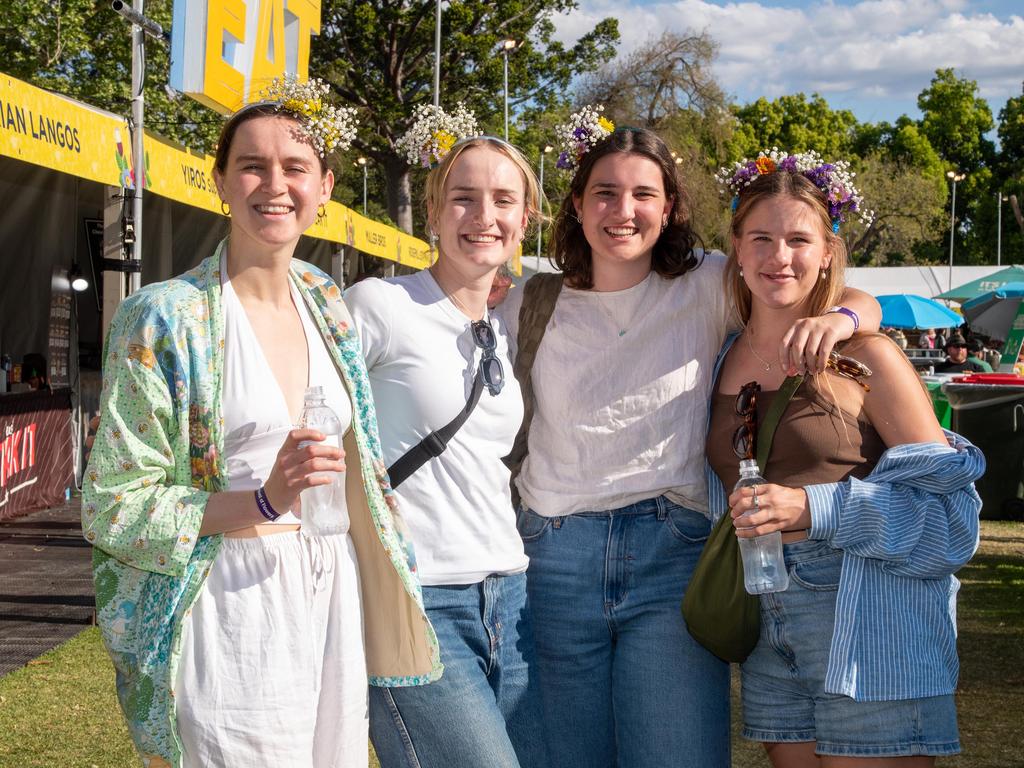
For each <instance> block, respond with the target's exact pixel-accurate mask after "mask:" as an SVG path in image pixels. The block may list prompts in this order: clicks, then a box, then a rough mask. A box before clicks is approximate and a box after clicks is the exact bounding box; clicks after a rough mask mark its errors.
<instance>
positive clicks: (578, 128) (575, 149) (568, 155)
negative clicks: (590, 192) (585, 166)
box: [555, 104, 615, 171]
mask: <svg viewBox="0 0 1024 768" xmlns="http://www.w3.org/2000/svg"><path fill="white" fill-rule="evenodd" d="M603 111H604V106H603V105H601V104H598V105H597V106H594V107H591V106H589V105H588V106H585V107H583V109H581V110H580V111H579V112H573V113H572V114H571V115H570V116H569V122H567V123H563V124H562V125H559V126H557V127H556V128H555V135H556V136H557V137H558V143H559V145H560V146H561V148H562V151H561V152H560V153H559V155H558V162H556V163H555V165H556V167H558V168H561V169H562V170H565V171H575V170H576V168H577V167H579V164H580V160H582V159H583V156H584V155H585V154H587V152H589V151H590V150H591V149H593V148H594V146H595V145H596V144H597V142H599V141H600V140H601V139H603V138H604V137H605V136H611V135H612V133H613V132H614V131H615V123H613V122H612V121H611V120H609V119H608V118H607V117H602V116H601V113H602V112H603Z"/></svg>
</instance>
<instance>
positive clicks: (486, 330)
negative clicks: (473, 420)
mask: <svg viewBox="0 0 1024 768" xmlns="http://www.w3.org/2000/svg"><path fill="white" fill-rule="evenodd" d="M470 333H471V334H472V336H473V344H475V345H476V346H477V348H478V349H480V365H479V366H477V369H476V376H474V377H473V388H472V389H471V390H470V391H469V399H468V400H467V401H466V407H465V408H463V409H462V410H461V411H460V412H459V414H458V416H456V417H455V418H454V419H452V420H451V421H450V422H448V423H447V424H445V425H444V426H443V427H441V428H440V429H436V430H434V431H433V432H431V433H430V434H429V435H427V436H426V437H424V438H423V439H422V440H420V441H419V442H418V443H417V444H416V445H414V446H413V447H412V448H410V449H409V450H408V451H406V452H405V454H404V455H402V457H401V458H399V459H398V460H397V461H395V463H394V464H392V465H391V466H390V467H388V478H389V479H390V480H391V487H392V488H397V487H398V486H399V485H401V484H402V483H404V482H405V481H406V479H408V477H409V476H410V475H411V474H412V473H413V472H415V471H416V470H417V469H419V468H420V467H422V466H423V465H424V464H426V463H427V462H428V461H430V460H431V459H433V458H436V457H438V456H440V455H441V454H442V453H444V451H445V448H447V447H448V442H449V441H450V440H451V439H452V438H453V437H455V433H456V432H458V431H459V429H461V428H462V425H463V424H465V423H466V419H468V418H469V414H471V413H472V412H473V409H474V408H476V404H477V403H478V402H479V401H480V395H481V393H482V392H483V390H484V387H487V391H488V392H489V393H490V394H491V396H493V397H496V396H497V395H498V393H500V392H501V389H502V387H504V386H505V369H504V368H503V367H502V365H501V360H499V359H498V357H497V355H495V354H494V351H495V350H496V349H497V347H498V344H497V340H496V339H495V336H494V329H493V328H492V327H491V324H490V322H488V321H487V320H475V321H473V322H472V323H470Z"/></svg>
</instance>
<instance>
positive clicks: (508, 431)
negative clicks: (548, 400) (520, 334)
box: [345, 270, 527, 585]
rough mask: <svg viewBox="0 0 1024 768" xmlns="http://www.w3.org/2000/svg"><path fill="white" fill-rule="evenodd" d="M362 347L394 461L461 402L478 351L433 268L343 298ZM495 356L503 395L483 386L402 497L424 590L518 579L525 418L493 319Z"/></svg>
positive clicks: (389, 459) (522, 564) (369, 284)
mask: <svg viewBox="0 0 1024 768" xmlns="http://www.w3.org/2000/svg"><path fill="white" fill-rule="evenodd" d="M345 304H346V305H347V306H348V308H349V311H350V312H351V313H352V318H353V322H354V324H355V328H356V330H357V332H358V333H359V337H360V339H361V341H362V345H363V356H364V357H365V358H366V367H367V370H368V371H369V375H370V385H371V387H372V389H373V398H374V401H375V403H376V407H377V420H378V424H379V426H380V435H381V443H382V447H383V450H384V461H385V462H386V463H387V465H388V466H391V465H392V464H394V462H395V461H396V460H397V459H399V458H400V457H401V456H402V455H404V454H405V452H406V451H408V450H409V449H410V448H411V447H413V446H414V445H416V444H417V443H418V442H419V441H420V440H422V439H423V438H424V437H426V436H427V435H428V434H430V432H432V431H434V430H437V429H440V428H441V427H443V426H445V425H446V424H448V423H449V422H450V421H451V420H452V419H454V418H455V417H456V416H457V415H458V413H459V412H460V411H461V410H462V409H463V408H464V407H465V406H466V401H467V399H468V397H469V393H470V390H471V389H472V385H473V377H474V376H475V375H476V370H477V366H478V364H479V361H480V350H479V349H478V348H477V347H476V345H475V344H474V343H473V337H472V335H471V332H470V320H469V318H467V317H466V316H465V315H464V314H462V312H460V311H459V310H458V309H457V308H456V306H455V305H454V304H453V303H452V302H451V301H450V300H449V299H448V298H447V297H446V296H445V295H444V292H443V291H442V290H441V288H440V287H439V286H438V284H437V282H436V281H435V280H434V277H433V275H431V274H430V272H429V271H428V270H423V271H421V272H417V273H416V274H413V275H406V276H403V277H396V278H392V279H389V280H378V279H369V280H364V281H362V282H360V283H357V284H356V285H354V286H352V287H351V288H349V289H348V291H346V293H345ZM491 325H492V327H493V328H494V335H495V337H496V340H497V350H496V351H495V354H496V355H497V357H498V359H499V360H500V361H501V364H502V367H503V368H504V372H505V385H504V387H503V388H502V390H501V393H500V394H498V395H497V396H492V395H491V394H490V393H489V392H488V391H487V389H486V387H485V388H484V391H483V393H482V394H481V395H480V402H479V403H477V406H476V408H475V409H474V410H473V413H472V414H470V416H469V418H468V419H467V420H466V422H465V423H464V424H463V425H462V427H461V428H460V429H459V431H458V432H457V433H456V434H455V436H454V437H453V438H452V440H451V441H450V442H449V443H448V447H447V449H446V450H445V452H444V453H442V454H441V455H440V456H438V457H436V458H432V459H430V460H429V461H427V462H426V463H425V464H424V465H423V466H422V467H420V468H419V469H417V470H416V471H415V472H414V473H413V474H412V475H410V476H409V478H408V479H406V481H405V482H404V483H402V485H400V486H399V487H398V488H397V489H396V490H395V492H396V493H397V494H398V499H399V507H400V509H401V510H402V516H403V517H404V518H405V520H406V522H407V523H408V526H409V529H410V532H411V534H412V540H413V544H414V545H415V547H416V561H417V569H418V571H419V575H420V579H421V580H422V583H423V584H426V585H441V584H474V583H477V582H479V581H482V580H483V579H484V578H485V577H486V576H488V575H490V574H511V573H521V572H522V571H525V570H526V565H527V559H526V555H525V554H524V552H523V545H522V541H521V540H520V538H519V534H518V532H517V531H516V525H515V514H514V512H513V509H512V500H511V492H510V488H509V471H508V469H507V468H506V467H505V465H504V464H503V463H502V461H501V458H502V457H503V456H505V455H507V454H508V453H509V451H511V450H512V443H513V441H514V440H515V436H516V432H517V431H518V430H519V425H520V424H521V423H522V419H523V402H522V394H521V393H520V391H519V385H518V383H517V382H516V380H515V377H514V376H513V375H512V364H511V362H510V359H509V353H508V341H507V334H506V331H505V329H504V328H503V327H502V325H501V324H500V322H496V321H495V319H494V318H493V316H492V317H491Z"/></svg>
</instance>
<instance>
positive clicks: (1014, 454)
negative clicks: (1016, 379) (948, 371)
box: [942, 382, 1024, 520]
mask: <svg viewBox="0 0 1024 768" xmlns="http://www.w3.org/2000/svg"><path fill="white" fill-rule="evenodd" d="M942 392H943V393H944V394H945V396H946V399H947V400H948V401H949V406H950V408H951V410H952V419H951V423H952V427H951V428H952V430H953V431H954V432H957V433H959V434H961V435H963V436H964V437H966V438H967V439H968V440H970V441H971V442H972V443H974V444H975V445H976V446H978V448H980V449H981V452H982V453H984V454H985V462H986V465H987V466H986V469H985V474H984V476H982V477H981V478H980V479H979V480H978V481H977V483H975V486H976V487H977V489H978V495H980V496H981V501H982V508H981V516H982V518H984V519H986V520H1005V519H1008V518H1015V519H1021V518H1022V515H1024V500H1022V496H1024V494H1022V482H1024V386H1019V385H999V384H967V383H962V384H957V383H953V382H946V383H944V384H943V385H942Z"/></svg>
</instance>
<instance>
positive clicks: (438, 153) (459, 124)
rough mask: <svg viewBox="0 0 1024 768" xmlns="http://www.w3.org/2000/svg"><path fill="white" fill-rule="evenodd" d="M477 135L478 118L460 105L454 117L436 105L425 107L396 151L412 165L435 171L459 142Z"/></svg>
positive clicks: (422, 107) (424, 105) (421, 106)
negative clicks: (434, 168)
mask: <svg viewBox="0 0 1024 768" xmlns="http://www.w3.org/2000/svg"><path fill="white" fill-rule="evenodd" d="M476 135H477V127H476V118H475V117H474V116H473V113H472V112H470V111H469V110H468V109H466V107H465V106H464V105H463V104H462V102H459V103H458V104H456V105H455V111H454V112H452V113H451V114H449V113H447V112H445V111H444V110H443V109H441V107H439V106H435V105H433V104H423V105H420V106H419V107H417V108H416V112H415V113H413V118H412V125H411V126H410V127H409V130H408V131H406V132H405V133H404V134H403V135H402V137H401V138H400V139H398V141H396V142H395V149H397V150H398V151H399V152H401V153H402V154H404V155H405V159H406V161H407V162H408V163H409V165H422V166H423V167H424V168H433V167H435V166H436V165H438V164H439V163H440V162H441V161H442V160H443V159H444V157H445V155H447V154H448V153H449V152H451V151H452V147H454V146H455V145H456V144H457V143H459V142H460V141H462V140H463V139H467V138H469V137H471V136H476Z"/></svg>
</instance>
